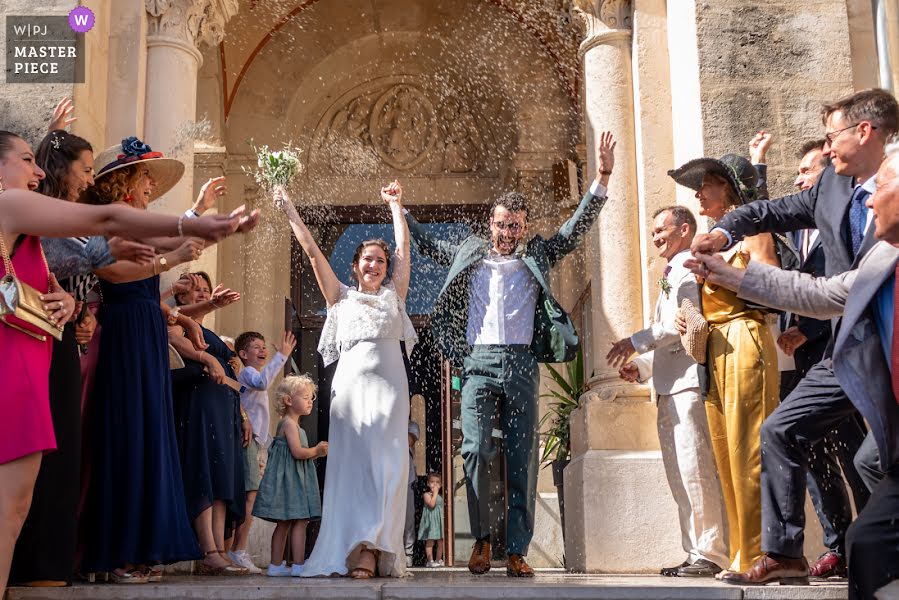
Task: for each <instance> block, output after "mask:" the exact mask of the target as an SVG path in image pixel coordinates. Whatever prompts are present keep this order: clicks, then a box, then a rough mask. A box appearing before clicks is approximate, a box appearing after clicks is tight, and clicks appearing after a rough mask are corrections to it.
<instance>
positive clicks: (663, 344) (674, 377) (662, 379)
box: [631, 250, 700, 394]
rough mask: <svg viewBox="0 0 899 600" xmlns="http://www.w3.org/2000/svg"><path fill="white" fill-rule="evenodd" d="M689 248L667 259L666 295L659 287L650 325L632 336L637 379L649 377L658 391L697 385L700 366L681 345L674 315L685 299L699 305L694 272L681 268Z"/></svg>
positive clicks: (665, 392) (682, 389)
mask: <svg viewBox="0 0 899 600" xmlns="http://www.w3.org/2000/svg"><path fill="white" fill-rule="evenodd" d="M689 257H690V251H689V250H684V251H683V252H679V253H677V254H675V255H674V256H673V257H672V258H671V260H670V261H669V262H668V266H670V267H671V270H670V272H669V273H668V276H667V277H666V279H667V280H668V283H669V284H670V286H671V289H670V292H669V293H668V294H665V292H663V291H662V290H661V289H660V290H659V298H658V300H657V301H656V307H655V314H654V315H653V320H652V325H650V326H649V327H647V328H646V329H643V330H642V331H638V332H637V333H635V334H634V335H632V336H631V343H633V345H634V349H635V350H636V351H637V352H638V353H639V354H640V356H638V357H637V358H635V359H634V363H635V364H636V365H637V368H638V369H639V370H640V380H641V381H646V380H648V379H649V378H650V377H652V380H653V382H652V385H653V387H654V388H655V390H656V393H658V394H676V393H678V392H682V391H684V390H688V389H692V388H698V387H699V366H698V365H697V364H696V361H695V360H693V359H692V358H690V356H689V355H688V354H687V352H686V351H685V350H684V347H683V346H682V345H681V341H680V334H679V333H678V331H677V328H676V327H675V325H674V317H675V315H676V314H677V310H678V308H680V305H681V302H683V300H684V298H689V299H690V301H691V302H693V304H694V306H696V307H699V306H700V303H699V285H698V284H697V283H696V278H695V277H694V276H693V273H691V272H690V271H689V269H687V268H686V267H684V261H685V260H687V259H688V258H689Z"/></svg>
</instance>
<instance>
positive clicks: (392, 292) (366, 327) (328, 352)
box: [318, 283, 418, 366]
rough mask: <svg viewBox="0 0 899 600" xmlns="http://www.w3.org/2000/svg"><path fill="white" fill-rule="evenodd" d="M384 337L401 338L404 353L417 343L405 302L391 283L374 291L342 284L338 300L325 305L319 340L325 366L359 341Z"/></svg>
mask: <svg viewBox="0 0 899 600" xmlns="http://www.w3.org/2000/svg"><path fill="white" fill-rule="evenodd" d="M384 339H386V340H404V341H405V342H406V353H407V354H411V353H412V348H413V347H414V346H415V344H416V343H417V342H418V334H416V333H415V328H414V327H413V326H412V321H411V320H409V315H407V314H406V303H405V302H404V301H403V299H402V298H400V296H399V294H397V293H396V288H394V287H393V284H392V283H388V284H386V285H382V286H381V289H380V290H378V293H376V294H367V293H365V292H360V291H359V290H357V289H355V288H351V287H347V286H345V285H343V284H342V283H341V284H340V299H339V300H338V301H337V302H335V303H334V304H332V305H331V306H329V307H328V317H327V318H326V319H325V326H324V327H323V328H322V336H321V338H320V339H319V341H318V352H319V354H321V355H322V359H323V360H324V363H325V366H328V365H329V364H331V363H333V362H334V361H336V360H337V359H338V358H340V353H341V352H345V351H347V350H349V349H350V348H352V347H353V346H354V345H355V344H356V343H358V342H361V341H363V340H384Z"/></svg>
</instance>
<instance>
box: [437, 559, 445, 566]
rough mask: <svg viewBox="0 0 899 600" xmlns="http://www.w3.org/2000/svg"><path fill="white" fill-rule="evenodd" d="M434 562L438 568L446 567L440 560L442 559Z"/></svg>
mask: <svg viewBox="0 0 899 600" xmlns="http://www.w3.org/2000/svg"><path fill="white" fill-rule="evenodd" d="M434 562H435V563H437V566H438V567H444V566H446V565H445V564H444V563H443V559H442V558H441V559H440V560H435V561H434Z"/></svg>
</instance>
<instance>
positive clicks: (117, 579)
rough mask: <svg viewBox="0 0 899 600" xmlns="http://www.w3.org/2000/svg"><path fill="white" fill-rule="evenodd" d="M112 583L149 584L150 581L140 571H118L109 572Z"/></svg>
mask: <svg viewBox="0 0 899 600" xmlns="http://www.w3.org/2000/svg"><path fill="white" fill-rule="evenodd" d="M117 571H118V572H117ZM109 581H111V582H112V583H147V582H148V581H149V579H148V578H147V576H146V575H145V574H144V573H143V572H142V571H141V570H140V569H129V570H127V571H126V570H125V569H116V570H115V571H110V572H109Z"/></svg>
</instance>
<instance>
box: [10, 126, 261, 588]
mask: <svg viewBox="0 0 899 600" xmlns="http://www.w3.org/2000/svg"><path fill="white" fill-rule="evenodd" d="M43 176H44V172H43V171H42V170H41V169H40V167H38V166H37V164H36V163H35V160H34V152H32V150H31V147H30V146H29V145H28V143H27V142H26V141H25V140H23V139H22V138H21V137H19V136H18V135H16V134H14V133H10V132H8V131H2V130H0V240H2V241H3V246H5V247H6V250H7V254H8V255H12V260H11V266H12V269H13V270H14V271H15V275H16V277H18V278H19V279H20V280H21V281H22V282H24V283H27V284H29V285H31V286H32V287H34V288H36V289H37V290H38V291H40V292H42V293H43V294H44V296H43V300H44V301H45V303H46V305H45V306H46V309H47V310H48V312H49V313H50V316H51V318H53V319H54V320H55V321H56V322H57V324H59V325H63V324H65V323H66V322H67V321H68V319H69V318H70V317H71V316H72V312H73V311H74V300H72V299H71V296H70V295H68V294H66V293H65V292H63V291H62V289H61V288H60V287H59V284H58V283H57V282H56V280H55V278H53V276H52V275H51V274H50V273H49V271H48V269H47V264H46V262H45V261H44V258H43V253H42V250H41V245H40V239H39V238H38V237H37V236H46V237H70V236H86V235H106V236H127V237H128V238H135V237H152V236H172V235H176V234H178V235H190V236H197V237H202V238H204V239H209V240H217V239H220V238H222V237H225V236H227V235H229V234H231V233H233V232H234V231H235V230H238V229H240V230H243V231H246V230H248V229H251V228H252V227H253V226H255V224H256V222H258V213H253V214H252V215H250V216H249V217H242V216H241V214H240V212H239V211H238V214H232V215H230V216H229V215H222V216H218V215H215V216H210V217H201V218H197V219H185V218H184V217H183V216H181V217H179V216H174V215H162V214H158V213H148V212H145V211H138V210H134V209H132V208H129V207H125V206H114V205H110V206H87V205H82V204H76V203H72V202H65V201H63V200H57V199H54V198H48V197H47V196H42V195H40V194H37V193H34V192H32V191H29V190H34V189H35V188H37V185H38V182H39V181H40V180H41V179H42V178H43ZM6 274H7V265H6V261H0V275H3V276H5V275H6ZM22 325H24V323H22V322H20V321H16V320H15V318H14V317H9V316H7V317H6V318H4V319H3V320H2V321H0V348H2V349H3V360H2V361H0V381H3V392H2V393H0V415H2V418H0V481H2V482H3V483H2V485H0V598H2V597H3V594H4V592H5V590H6V582H7V579H8V577H9V565H10V561H11V560H12V553H13V548H14V547H15V542H16V538H17V537H18V535H19V531H20V530H21V528H22V523H23V522H24V521H25V517H26V516H27V514H28V508H29V505H30V503H31V493H32V490H33V488H34V481H35V479H36V477H37V473H38V469H39V467H40V464H41V456H42V455H43V454H44V453H45V452H50V451H52V450H54V449H55V448H56V439H55V437H54V434H53V424H52V420H51V416H50V401H49V386H48V382H49V370H50V352H51V342H50V340H51V339H52V338H50V337H49V336H44V337H43V339H39V338H38V337H35V336H36V335H38V334H29V333H25V332H23V331H21V330H20V329H17V328H16V326H22ZM50 541H51V542H52V540H50Z"/></svg>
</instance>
